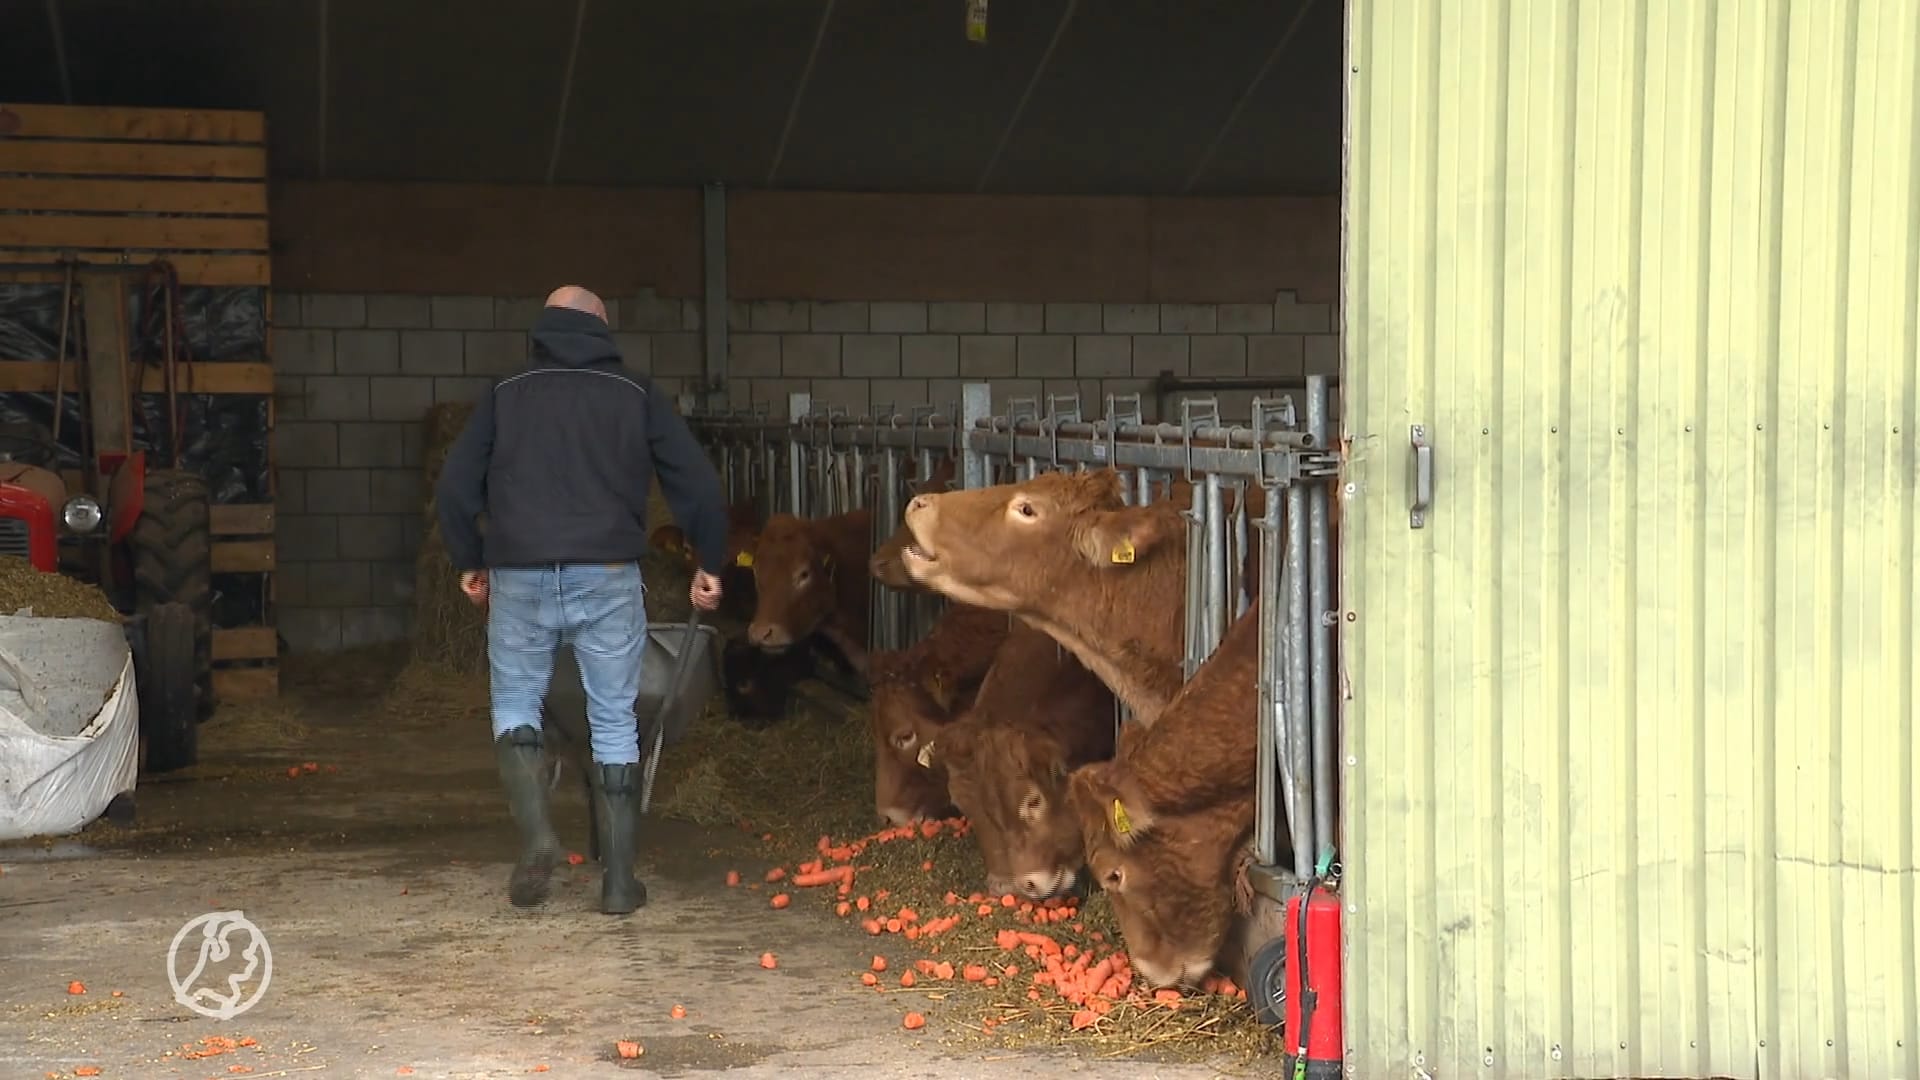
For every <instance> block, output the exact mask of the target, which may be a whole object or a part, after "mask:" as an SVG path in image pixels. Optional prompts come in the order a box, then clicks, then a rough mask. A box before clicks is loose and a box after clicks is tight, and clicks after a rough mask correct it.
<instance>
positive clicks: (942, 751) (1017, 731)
mask: <svg viewBox="0 0 1920 1080" xmlns="http://www.w3.org/2000/svg"><path fill="white" fill-rule="evenodd" d="M932 758H933V760H934V762H935V763H938V764H942V765H944V766H945V767H946V770H947V789H948V791H950V792H951V793H952V796H953V803H954V805H955V806H956V807H958V808H959V810H960V813H961V814H962V815H963V816H965V817H966V819H967V820H968V821H970V822H972V823H973V833H974V836H975V837H976V838H977V839H978V841H979V843H980V854H981V857H982V859H983V860H984V861H985V862H986V864H987V887H988V889H989V890H990V891H992V892H993V893H995V894H1006V893H1017V894H1019V895H1022V896H1025V897H1027V898H1028V899H1030V900H1046V899H1049V898H1051V897H1054V896H1058V895H1060V894H1061V893H1064V892H1066V891H1067V890H1069V889H1071V888H1073V886H1074V884H1075V883H1076V881H1077V880H1078V878H1079V868H1080V864H1081V842H1080V830H1079V825H1078V823H1077V822H1076V821H1075V820H1074V817H1073V812H1072V810H1071V809H1070V808H1069V806H1068V805H1067V799H1066V793H1067V792H1066V787H1067V785H1066V779H1067V767H1066V758H1067V751H1066V749H1065V748H1064V747H1063V746H1061V745H1060V743H1059V741H1058V740H1056V739H1055V738H1053V737H1052V736H1051V735H1048V734H1046V733H1044V732H1040V731H1034V730H1032V729H1031V728H1027V727H1024V726H1021V725H1018V724H1010V723H979V722H977V721H974V720H970V719H963V720H962V721H960V722H959V723H956V724H953V725H951V726H949V727H948V728H947V730H945V731H943V732H941V733H940V736H939V738H938V739H936V740H935V742H934V748H933V754H932Z"/></svg>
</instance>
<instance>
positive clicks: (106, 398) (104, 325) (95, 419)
mask: <svg viewBox="0 0 1920 1080" xmlns="http://www.w3.org/2000/svg"><path fill="white" fill-rule="evenodd" d="M121 284H122V283H121V281H120V279H119V277H118V276H117V275H114V274H101V273H86V274H82V275H80V280H79V282H78V285H79V288H80V298H81V314H82V315H83V316H84V317H83V319H82V324H83V325H84V326H85V327H86V332H87V339H86V354H85V357H84V359H83V360H82V362H81V364H80V370H78V371H72V372H68V374H69V375H71V376H73V377H74V378H75V379H76V380H77V379H80V378H84V379H85V380H86V385H87V386H88V388H90V389H91V390H93V391H94V393H91V394H89V395H87V399H88V400H87V410H88V412H89V413H90V415H89V417H88V419H89V421H90V422H91V423H92V425H93V426H92V428H91V429H90V430H89V432H88V434H89V435H90V436H91V437H92V440H93V445H94V446H95V447H96V449H97V450H103V451H106V452H108V453H111V452H113V451H115V450H130V449H132V448H133V418H132V417H131V416H129V415H128V413H127V409H126V408H125V403H126V401H127V395H128V394H129V393H130V392H131V391H130V390H129V389H128V388H129V387H131V386H132V385H133V380H134V374H133V372H131V371H128V370H127V338H126V332H127V294H126V290H125V289H123V288H121ZM63 355H64V354H63ZM54 378H55V384H56V387H57V385H58V379H59V372H58V371H57V370H56V371H55V373H54ZM161 381H162V382H165V380H164V379H162V380H161ZM115 402H118V403H120V404H119V405H118V406H116V405H115Z"/></svg>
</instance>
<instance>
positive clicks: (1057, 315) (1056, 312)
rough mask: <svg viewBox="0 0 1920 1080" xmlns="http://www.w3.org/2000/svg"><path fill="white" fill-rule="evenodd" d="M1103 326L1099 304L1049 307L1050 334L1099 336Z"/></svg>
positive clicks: (1048, 331) (1048, 328)
mask: <svg viewBox="0 0 1920 1080" xmlns="http://www.w3.org/2000/svg"><path fill="white" fill-rule="evenodd" d="M1101 325H1102V324H1101V321H1100V305H1099V304H1048V305H1047V333H1049V334H1097V333H1099V332H1100V329H1101Z"/></svg>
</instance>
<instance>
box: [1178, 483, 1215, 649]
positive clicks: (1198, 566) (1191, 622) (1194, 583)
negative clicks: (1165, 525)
mask: <svg viewBox="0 0 1920 1080" xmlns="http://www.w3.org/2000/svg"><path fill="white" fill-rule="evenodd" d="M1180 518H1181V520H1182V521H1184V522H1185V523H1186V526H1187V580H1186V589H1185V593H1184V595H1183V596H1182V597H1181V607H1180V625H1181V632H1182V635H1183V638H1184V642H1183V648H1182V650H1181V658H1180V675H1181V678H1183V679H1192V678H1193V673H1194V672H1196V671H1198V670H1200V661H1201V660H1203V659H1205V658H1206V647H1205V640H1206V624H1207V613H1206V600H1207V592H1208V589H1207V535H1208V529H1207V504H1206V501H1205V500H1204V499H1194V500H1193V505H1192V506H1191V507H1190V508H1188V509H1186V510H1182V511H1181V512H1180Z"/></svg>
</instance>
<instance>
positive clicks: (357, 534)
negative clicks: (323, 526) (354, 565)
mask: <svg viewBox="0 0 1920 1080" xmlns="http://www.w3.org/2000/svg"><path fill="white" fill-rule="evenodd" d="M400 521H401V516H400V515H399V514H356V515H354V516H352V517H342V518H340V557H341V558H343V559H362V560H366V561H368V562H380V561H383V560H386V561H395V560H399V559H404V558H406V557H407V546H406V534H405V532H404V531H403V530H402V529H401V527H400Z"/></svg>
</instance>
